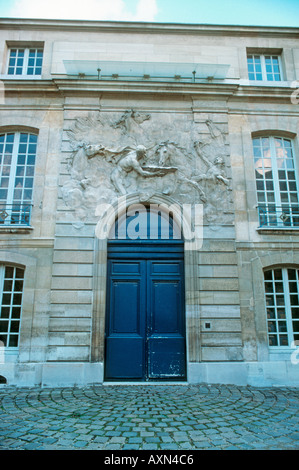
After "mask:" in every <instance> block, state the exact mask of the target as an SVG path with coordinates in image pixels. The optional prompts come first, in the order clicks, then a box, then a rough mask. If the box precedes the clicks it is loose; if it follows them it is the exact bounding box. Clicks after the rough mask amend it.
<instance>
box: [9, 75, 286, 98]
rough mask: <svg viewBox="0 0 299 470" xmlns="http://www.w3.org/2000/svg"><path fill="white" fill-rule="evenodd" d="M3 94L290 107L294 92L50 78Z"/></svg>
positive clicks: (12, 85) (12, 83) (14, 85)
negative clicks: (133, 97) (201, 100)
mask: <svg viewBox="0 0 299 470" xmlns="http://www.w3.org/2000/svg"><path fill="white" fill-rule="evenodd" d="M3 83H4V90H5V93H10V94H14V93H22V94H32V93H34V94H37V93H40V94H45V95H47V94H48V95H52V96H53V95H54V94H55V93H57V94H59V95H61V96H63V95H76V94H80V95H90V94H94V93H97V94H102V93H109V94H111V93H113V94H123V93H129V94H135V95H138V94H144V95H153V94H155V95H163V96H168V97H170V96H181V97H182V96H193V97H195V96H197V97H203V98H205V99H215V98H217V100H219V99H222V100H227V99H233V100H237V101H244V102H246V101H248V100H249V101H256V102H260V101H263V100H267V102H271V101H272V102H275V103H277V102H278V101H279V102H286V103H290V99H291V95H292V93H293V92H294V88H289V87H279V86H271V87H269V86H251V85H248V86H244V85H239V84H237V83H234V84H230V83H175V82H158V81H157V82H154V81H152V82H150V81H134V80H115V81H113V80H92V79H77V78H54V79H52V80H11V79H7V80H5V79H4V80H3Z"/></svg>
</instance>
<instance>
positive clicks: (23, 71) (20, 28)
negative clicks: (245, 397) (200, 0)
mask: <svg viewBox="0 0 299 470" xmlns="http://www.w3.org/2000/svg"><path fill="white" fill-rule="evenodd" d="M0 25H1V26H0V67H1V77H0V79H1V90H0V93H1V96H0V99H1V102H0V107H1V112H0V146H1V147H0V158H1V172H0V178H1V179H0V295H1V299H2V303H1V316H0V340H1V347H0V376H1V379H2V382H6V383H8V384H17V385H35V384H42V385H45V386H47V385H50V386H52V385H74V384H76V385H83V384H92V383H103V382H109V381H122V382H123V381H132V380H133V381H141V382H148V381H149V382H156V381H161V380H164V381H167V382H168V381H170V380H172V381H173V380H175V381H183V382H188V383H198V382H208V383H235V384H243V385H244V384H250V385H276V384H280V385H291V386H296V385H298V384H299V364H298V362H299V358H298V355H297V343H296V341H299V300H298V299H299V297H298V295H299V294H298V285H299V284H298V274H299V242H298V234H299V232H298V228H299V203H298V176H299V173H298V171H297V170H298V165H299V160H298V159H299V141H298V135H299V119H298V117H299V106H298V102H299V99H298V98H299V93H297V91H298V88H299V40H298V32H299V31H298V29H295V28H270V27H268V28H267V27H263V28H262V27H237V26H206V25H205V26H204V25H179V24H176V25H174V24H149V23H116V22H85V21H54V20H53V21H51V20H14V19H2V20H1V21H0ZM169 210H170V215H169V212H167V211H169ZM152 215H155V216H156V219H155V222H153V220H154V219H150V217H149V216H152ZM149 220H151V221H152V222H150V223H151V224H152V225H150V228H151V229H153V231H154V232H155V231H156V230H157V232H155V235H154V236H152V237H149V236H148V234H145V236H144V237H143V236H142V233H143V234H144V233H145V230H144V229H145V228H148V226H147V222H148V221H149ZM165 221H166V222H165ZM164 222H165V223H166V225H165V227H166V228H167V229H168V227H169V226H170V227H171V236H170V237H166V239H163V237H162V236H161V233H160V232H159V230H160V229H159V224H161V225H163V223H164ZM129 226H130V229H132V232H131V235H132V233H133V236H129V234H128V233H127V232H128V230H129ZM115 227H116V228H117V234H118V236H113V233H114V232H115V231H114V230H113V229H114V228H115ZM122 230H125V231H127V232H126V233H125V236H124V238H122V237H121V236H120V232H121V231H122ZM158 232H159V233H158ZM190 232H192V233H191V234H190ZM168 233H169V232H168ZM174 233H176V234H179V235H180V236H177V237H175V236H174V235H173V234H174ZM194 233H195V234H196V243H194V239H192V237H191V235H192V234H194ZM111 234H112V235H111ZM180 237H181V238H180Z"/></svg>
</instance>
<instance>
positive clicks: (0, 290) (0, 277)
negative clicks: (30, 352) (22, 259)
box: [0, 263, 25, 352]
mask: <svg viewBox="0 0 299 470" xmlns="http://www.w3.org/2000/svg"><path fill="white" fill-rule="evenodd" d="M7 268H8V269H9V268H10V269H13V276H12V277H5V274H6V269H7ZM17 270H19V271H22V277H17ZM16 280H18V281H19V282H20V281H22V289H21V290H16V289H15V286H16V282H17V281H16ZM5 281H7V282H8V283H9V282H12V286H13V288H12V290H7V291H5V290H4V287H5ZM24 285H25V268H24V267H23V266H16V265H11V264H2V263H1V264H0V300H1V302H0V325H1V323H4V324H5V322H7V323H8V328H7V331H4V330H3V332H2V331H0V341H1V343H0V347H2V348H3V347H4V350H5V351H11V352H13V351H17V350H18V349H19V346H20V334H21V322H22V310H23V300H24ZM5 294H11V300H10V303H9V304H3V300H4V299H3V298H4V295H5ZM16 295H21V302H20V303H19V304H14V299H15V296H16ZM3 308H6V309H9V314H8V317H7V316H2V313H3ZM13 309H19V312H20V313H19V316H17V317H13V314H14V312H13ZM12 322H18V323H19V325H18V330H17V331H13V330H12ZM1 329H2V328H0V330H1ZM1 336H7V343H6V344H4V343H3V341H2V340H1ZM11 337H14V338H17V345H14V346H9V344H10V338H11Z"/></svg>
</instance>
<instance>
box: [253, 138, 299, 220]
mask: <svg viewBox="0 0 299 470" xmlns="http://www.w3.org/2000/svg"><path fill="white" fill-rule="evenodd" d="M253 152H254V163H255V177H256V190H257V200H258V209H259V218H260V225H261V226H266V227H267V226H268V227H295V226H299V204H298V200H299V199H298V184H297V170H296V161H295V156H294V149H293V144H292V141H291V140H290V139H286V138H282V137H274V136H269V137H257V138H254V139H253Z"/></svg>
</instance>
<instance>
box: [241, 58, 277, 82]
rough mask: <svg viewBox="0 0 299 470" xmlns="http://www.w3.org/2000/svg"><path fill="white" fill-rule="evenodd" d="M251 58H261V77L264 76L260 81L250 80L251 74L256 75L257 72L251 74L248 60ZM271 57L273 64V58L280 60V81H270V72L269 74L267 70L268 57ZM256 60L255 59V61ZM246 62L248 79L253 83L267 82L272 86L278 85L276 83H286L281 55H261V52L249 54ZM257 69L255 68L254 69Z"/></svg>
mask: <svg viewBox="0 0 299 470" xmlns="http://www.w3.org/2000/svg"><path fill="white" fill-rule="evenodd" d="M249 56H252V57H253V58H254V57H259V58H260V61H261V75H262V78H261V80H260V79H257V78H250V76H249V74H250V73H254V74H255V75H256V71H255V70H254V72H249V68H248V65H249V64H248V59H249ZM268 56H269V57H271V62H272V59H273V57H277V59H278V67H279V75H280V80H274V79H273V80H269V79H268V76H267V75H268V72H267V69H266V57H268ZM253 60H254V59H253ZM246 62H247V76H248V79H249V81H250V82H252V83H255V84H257V83H263V82H267V83H268V84H269V83H271V84H276V83H281V82H284V81H285V80H286V78H285V77H284V72H283V66H282V58H281V53H273V52H263V53H260V52H257V51H256V52H254V51H252V52H247V55H246ZM254 69H255V67H254ZM273 75H274V72H273Z"/></svg>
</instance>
